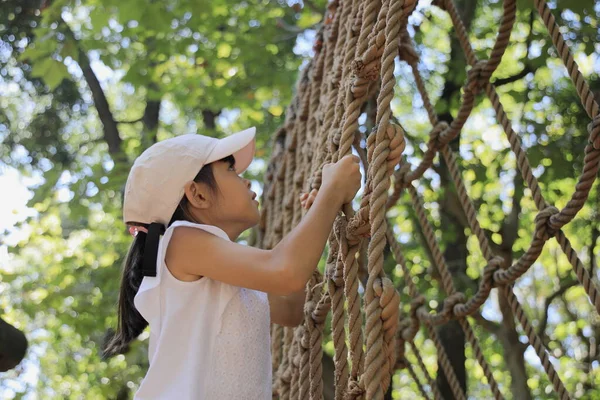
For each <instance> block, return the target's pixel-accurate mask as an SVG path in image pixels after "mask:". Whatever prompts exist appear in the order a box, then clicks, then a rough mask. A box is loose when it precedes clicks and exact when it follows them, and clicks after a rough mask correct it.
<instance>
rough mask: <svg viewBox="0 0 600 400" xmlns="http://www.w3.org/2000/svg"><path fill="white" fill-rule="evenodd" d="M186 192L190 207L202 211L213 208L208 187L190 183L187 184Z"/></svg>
mask: <svg viewBox="0 0 600 400" xmlns="http://www.w3.org/2000/svg"><path fill="white" fill-rule="evenodd" d="M184 190H185V197H187V199H188V202H189V204H190V206H192V207H194V208H199V209H202V210H204V209H207V208H209V207H210V206H211V196H210V193H209V192H210V190H209V188H207V187H206V185H204V184H202V183H198V182H194V181H190V182H188V183H186V184H185V187H184Z"/></svg>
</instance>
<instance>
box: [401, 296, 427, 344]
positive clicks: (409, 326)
mask: <svg viewBox="0 0 600 400" xmlns="http://www.w3.org/2000/svg"><path fill="white" fill-rule="evenodd" d="M424 304H425V297H423V295H418V296H417V297H415V298H414V299H413V301H411V302H410V316H409V317H407V318H404V319H403V320H402V324H401V326H402V327H403V329H402V331H401V334H400V337H401V338H402V339H404V340H406V341H407V342H409V341H411V340H413V339H414V338H415V336H417V332H419V317H418V316H417V312H418V311H419V309H420V308H421V307H423V305H424Z"/></svg>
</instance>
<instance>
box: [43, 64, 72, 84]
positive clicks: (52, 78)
mask: <svg viewBox="0 0 600 400" xmlns="http://www.w3.org/2000/svg"><path fill="white" fill-rule="evenodd" d="M52 61H53V62H52V65H51V67H50V68H49V69H48V71H46V75H45V76H44V82H46V85H48V87H49V88H50V90H54V89H56V87H57V86H58V85H60V83H61V82H62V81H63V79H65V78H69V77H70V74H69V71H68V70H67V67H66V66H65V64H63V63H62V62H60V61H56V60H52Z"/></svg>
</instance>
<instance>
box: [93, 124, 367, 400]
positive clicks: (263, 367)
mask: <svg viewBox="0 0 600 400" xmlns="http://www.w3.org/2000/svg"><path fill="white" fill-rule="evenodd" d="M254 136H255V129H254V128H251V129H247V130H245V131H242V132H238V133H236V134H234V135H231V136H229V137H227V138H224V139H220V140H219V139H215V138H211V137H207V136H203V135H195V134H192V135H183V136H178V137H175V138H172V139H168V140H164V141H162V142H159V143H156V144H154V145H153V146H151V147H150V148H148V149H147V150H146V151H144V153H142V155H141V156H140V157H139V158H138V159H137V160H136V161H135V163H134V165H133V167H132V169H131V171H130V173H129V177H128V179H127V184H126V187H125V199H124V204H123V217H124V220H125V223H126V224H127V225H129V226H130V232H131V233H132V234H133V235H134V236H135V238H134V241H133V244H132V245H131V248H130V250H129V254H128V255H127V258H126V261H125V266H124V270H123V278H122V282H121V292H120V296H119V319H118V321H119V322H118V329H117V332H116V334H115V336H114V337H113V338H112V340H111V341H110V343H109V344H108V345H107V348H106V351H105V352H106V354H107V355H111V354H118V353H123V352H125V351H127V348H128V345H129V343H130V342H131V341H132V340H134V339H135V338H136V337H137V336H139V335H140V334H141V333H142V331H143V330H144V329H145V327H146V326H148V325H150V343H149V351H148V355H149V361H150V367H149V369H148V372H147V374H146V376H145V378H144V379H143V381H142V383H141V386H140V388H139V390H138V392H137V393H136V395H135V398H136V399H177V400H185V399H217V400H227V399H271V397H272V395H271V354H270V323H271V322H272V323H276V324H281V325H286V326H294V325H298V324H299V323H301V321H302V318H303V306H304V287H305V284H306V282H307V281H308V279H309V278H310V276H311V274H312V272H313V270H314V269H315V268H316V266H317V263H318V261H319V258H320V257H321V253H322V252H323V249H324V247H325V242H326V240H327V237H328V235H329V232H330V230H331V228H332V225H333V222H334V219H335V216H336V214H337V212H338V210H339V209H340V207H341V206H342V205H343V204H344V203H347V202H350V201H351V200H352V199H353V198H354V196H355V194H356V192H357V191H358V189H359V187H360V181H361V174H360V170H359V158H358V157H356V156H347V157H344V158H342V159H340V160H339V161H338V162H337V163H335V164H328V165H326V166H325V167H324V168H323V175H322V176H323V179H322V184H321V188H320V190H319V191H318V192H316V191H313V192H311V193H310V194H309V195H303V196H302V199H301V201H302V205H303V207H305V208H307V209H309V211H308V212H307V213H306V215H305V216H304V217H303V219H302V221H301V222H300V223H299V224H298V226H297V227H295V228H294V229H293V230H292V231H291V232H290V233H289V234H288V235H287V236H286V237H285V238H284V239H283V240H282V241H281V242H280V243H279V244H278V245H277V246H276V247H275V248H274V249H272V250H261V249H257V248H253V247H249V246H244V245H240V244H237V243H236V242H235V240H236V238H237V237H238V236H239V235H240V234H241V233H242V232H244V231H245V230H246V229H248V228H251V227H252V226H254V225H256V224H257V223H258V221H259V216H260V215H259V210H258V201H257V200H256V193H254V192H252V191H251V190H250V181H248V180H246V179H243V178H241V177H240V176H239V174H241V173H242V172H244V170H245V169H246V168H247V167H248V165H249V164H250V162H251V161H252V159H253V157H254V146H255V141H254ZM161 236H162V237H161Z"/></svg>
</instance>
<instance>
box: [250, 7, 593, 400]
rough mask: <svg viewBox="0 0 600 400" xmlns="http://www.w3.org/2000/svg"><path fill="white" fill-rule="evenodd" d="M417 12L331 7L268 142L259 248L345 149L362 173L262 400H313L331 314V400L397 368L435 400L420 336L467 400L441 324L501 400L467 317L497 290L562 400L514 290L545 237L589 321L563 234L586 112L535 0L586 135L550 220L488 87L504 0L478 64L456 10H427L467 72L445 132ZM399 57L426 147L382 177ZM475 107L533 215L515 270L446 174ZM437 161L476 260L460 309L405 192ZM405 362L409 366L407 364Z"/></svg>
mask: <svg viewBox="0 0 600 400" xmlns="http://www.w3.org/2000/svg"><path fill="white" fill-rule="evenodd" d="M416 3H417V1H416V0H397V1H390V0H382V1H379V0H334V1H332V2H330V3H329V5H328V7H327V11H326V15H325V19H324V23H323V25H322V26H321V28H320V30H319V32H318V34H317V40H316V42H315V45H314V57H313V58H312V59H311V60H310V61H309V63H308V65H307V66H306V68H304V69H303V70H302V72H301V76H300V79H299V80H298V84H297V87H296V95H295V97H294V98H293V100H292V102H291V104H290V105H289V107H288V109H287V112H286V120H285V123H284V125H283V126H282V127H281V128H280V129H279V130H278V131H277V132H275V134H274V136H273V151H272V157H271V160H270V162H269V165H268V167H267V172H266V174H265V184H264V192H263V199H262V204H263V214H262V219H261V223H260V227H259V232H258V239H257V242H258V245H259V246H260V247H262V248H266V249H270V248H273V247H274V246H275V245H276V244H277V243H278V242H279V241H280V240H281V239H282V238H283V237H284V236H285V235H286V234H287V233H288V232H289V231H290V230H291V229H292V228H293V227H294V226H295V225H297V224H298V223H299V221H300V220H301V218H302V216H303V214H304V213H305V212H306V211H305V210H303V209H302V208H301V206H300V202H299V201H298V198H299V196H300V194H301V193H307V192H310V191H311V190H314V189H319V187H320V184H321V170H322V166H323V165H324V164H325V163H329V162H335V161H337V160H338V159H339V158H341V157H343V156H345V155H347V154H350V153H352V151H353V150H354V151H355V152H356V153H357V154H359V155H360V157H361V160H362V164H363V167H364V170H365V171H366V182H365V185H364V191H363V195H362V197H361V201H360V206H359V207H358V209H357V210H355V209H354V208H353V206H352V205H351V204H347V205H345V206H344V207H343V209H342V210H340V212H339V214H338V217H337V218H336V221H335V223H334V226H333V229H332V231H331V233H330V236H329V239H328V249H329V251H328V254H327V259H326V265H325V270H324V271H325V272H324V274H321V273H320V272H319V271H315V272H314V273H313V275H312V277H311V279H310V281H309V282H308V283H307V287H306V303H305V320H304V323H303V324H302V325H301V326H299V327H297V328H287V327H286V328H284V327H281V326H276V325H273V327H272V354H273V371H274V384H273V390H274V396H276V397H278V398H280V399H321V398H323V376H322V374H323V370H322V368H323V367H322V359H323V349H322V344H321V343H322V340H323V337H324V329H325V322H326V319H327V317H328V315H329V313H331V336H332V340H333V344H334V358H333V359H334V364H335V373H334V387H335V399H358V398H367V399H383V397H384V394H385V393H386V391H387V390H388V388H389V386H390V382H391V377H392V376H393V374H394V373H395V371H397V370H399V369H405V370H406V373H407V374H408V375H409V376H410V377H412V379H414V381H415V383H416V386H417V387H418V389H419V391H420V393H421V395H422V396H423V398H427V399H429V398H435V399H440V398H442V396H441V394H440V391H439V389H438V387H437V385H436V383H435V382H434V379H433V378H432V377H431V375H430V374H429V372H428V370H427V369H426V368H425V364H424V362H423V357H422V355H421V353H420V350H419V348H418V346H417V345H416V344H415V337H416V335H417V334H418V333H419V332H423V333H425V334H426V335H427V336H428V337H429V339H430V340H431V342H432V343H433V345H434V346H435V348H436V350H437V357H438V362H439V365H440V367H441V369H442V372H443V374H444V375H445V377H446V379H447V381H448V384H449V387H450V390H451V392H452V394H453V396H454V397H455V398H457V399H466V394H465V388H464V387H462V386H461V384H460V383H459V380H458V378H457V376H456V373H455V371H454V369H453V367H452V364H451V363H450V360H449V358H448V355H447V354H446V350H445V349H444V346H443V345H442V340H441V338H440V337H439V334H438V331H437V330H436V327H439V326H441V325H443V324H446V323H448V322H449V321H452V320H456V321H457V322H458V324H459V325H460V329H461V330H462V331H463V332H464V335H465V338H466V342H467V343H468V344H469V346H470V348H471V354H472V355H473V357H474V358H475V359H476V361H477V363H478V364H479V365H480V366H481V368H482V370H483V374H484V376H485V381H486V382H487V384H488V385H489V389H490V392H491V394H492V395H493V397H494V398H496V399H502V398H503V395H502V393H501V391H500V389H499V387H498V383H497V382H496V379H495V378H494V375H493V374H492V370H491V368H490V365H489V364H488V362H487V361H486V359H485V358H484V356H483V351H482V349H481V345H480V343H479V340H478V338H477V336H476V335H475V332H474V328H473V326H472V321H470V319H469V318H467V317H469V316H473V315H474V314H475V313H478V312H479V309H480V307H481V306H482V305H483V303H484V302H486V300H487V299H488V298H489V296H490V293H492V289H494V288H496V289H497V290H498V291H500V292H501V293H502V294H503V295H504V296H505V298H506V300H507V302H508V305H509V307H510V309H511V310H512V312H513V314H514V316H515V317H516V319H517V320H518V322H519V324H520V325H521V327H522V329H523V332H524V333H525V335H526V336H527V338H528V339H529V342H530V344H531V346H532V348H533V349H534V350H535V353H536V354H537V356H538V357H539V359H540V361H541V365H542V366H543V369H544V370H545V372H546V373H547V375H548V377H549V380H550V381H551V384H552V385H553V388H554V390H555V392H556V394H557V396H558V397H559V398H561V399H569V398H571V395H570V394H569V393H568V392H567V390H566V389H565V386H564V384H563V382H562V381H561V379H560V377H559V375H558V374H557V372H556V370H555V369H554V367H553V365H552V363H551V362H550V360H549V353H548V350H547V349H546V347H545V346H544V343H543V341H542V340H541V338H540V337H539V336H538V334H537V333H536V330H534V328H533V325H532V323H531V322H530V320H529V319H528V317H527V315H526V314H525V312H524V310H523V307H522V306H521V303H520V302H519V300H518V299H517V297H516V296H515V294H514V292H513V284H514V282H515V281H516V280H517V279H518V278H519V277H521V276H522V275H523V274H524V273H525V272H527V270H528V269H529V268H530V267H531V266H532V264H533V263H534V262H535V261H536V260H537V259H538V257H539V256H540V253H541V252H542V249H543V247H544V245H545V243H546V242H547V241H548V240H549V239H550V238H555V239H556V240H557V242H558V244H559V245H560V248H561V249H562V250H563V251H564V253H565V254H566V256H567V258H568V260H569V262H570V264H571V266H572V268H573V271H574V273H575V275H576V276H577V279H578V281H579V284H580V285H581V286H582V287H583V289H584V290H585V292H586V293H587V295H588V296H589V300H590V302H591V304H592V305H593V306H594V307H595V309H596V311H597V312H599V313H600V296H598V288H597V286H596V285H595V283H594V282H593V281H592V279H591V278H590V276H589V274H588V271H587V269H586V268H585V267H584V266H583V264H582V262H581V260H580V259H579V257H578V255H577V252H576V251H575V250H573V248H572V247H571V244H570V242H569V240H568V238H567V237H566V236H565V234H564V232H563V231H562V229H561V228H562V227H563V226H564V225H565V224H567V223H569V222H570V221H571V220H572V219H573V218H574V217H575V215H576V214H577V212H578V211H579V210H580V209H581V208H582V207H583V205H584V203H585V201H586V199H587V197H588V194H589V191H590V189H591V187H592V184H593V183H594V180H595V178H596V176H597V174H598V169H599V167H600V163H599V161H600V117H599V116H598V115H599V112H598V104H597V103H596V101H595V100H594V98H593V95H592V93H591V92H590V90H589V88H588V85H587V83H586V81H585V80H584V78H583V76H582V74H581V72H580V71H579V68H578V66H577V63H576V62H575V61H574V59H573V56H572V54H571V51H570V49H569V47H568V46H567V45H566V44H565V41H564V40H563V37H562V35H561V33H560V31H559V27H558V26H557V24H556V22H555V19H554V16H553V15H552V13H551V11H550V9H549V8H548V6H547V4H546V2H545V0H534V4H535V8H536V9H537V12H538V13H539V16H540V17H541V20H542V21H543V23H544V25H545V27H546V28H547V30H548V33H549V35H550V37H551V39H552V43H553V45H554V47H555V48H556V50H557V51H558V54H559V56H560V58H561V59H562V61H563V62H564V65H565V66H566V68H567V70H568V74H569V76H570V78H571V80H572V82H573V84H574V85H575V87H576V89H577V93H578V95H579V98H580V99H581V103H582V104H583V106H584V108H585V111H586V112H587V114H588V116H589V117H590V118H591V120H592V122H591V123H590V124H589V126H588V131H589V137H588V144H587V146H586V147H585V158H584V163H583V164H584V165H583V171H582V172H581V174H580V176H579V181H578V183H577V185H576V187H575V190H574V191H573V194H572V196H571V199H570V200H569V202H568V203H567V204H566V206H565V207H564V208H562V209H561V210H559V209H558V208H556V207H554V206H552V205H551V204H549V203H548V202H547V201H546V200H545V199H544V196H543V195H542V191H541V189H540V186H539V184H538V181H537V179H536V177H535V176H534V174H533V172H532V168H531V166H530V163H529V161H528V158H527V155H526V153H525V151H524V150H523V148H522V146H521V144H520V140H519V137H518V135H517V133H516V132H515V131H514V130H513V128H512V125H511V122H510V121H509V118H508V116H507V114H506V112H505V110H504V108H503V105H502V103H501V102H500V98H499V96H498V94H497V92H496V90H495V87H494V84H493V83H492V82H491V81H490V78H491V76H492V74H493V73H494V71H495V70H496V68H497V67H498V65H499V64H500V61H501V59H502V56H503V54H504V52H505V50H506V49H507V46H508V44H509V41H510V40H509V39H510V35H511V32H512V30H513V27H514V23H515V19H516V4H515V0H504V1H503V16H502V19H501V21H500V25H499V29H498V34H497V36H496V39H495V43H494V45H493V47H492V49H491V50H490V52H489V57H488V58H487V59H478V58H477V56H476V55H475V52H474V50H473V47H472V46H471V43H470V41H469V38H468V35H467V30H466V28H465V26H464V24H463V21H462V20H461V18H460V16H459V13H458V12H457V9H456V6H455V3H454V1H453V0H435V1H434V4H433V6H435V7H439V8H440V9H442V10H444V11H445V12H447V13H448V14H449V16H450V19H451V21H452V24H453V25H454V30H455V32H456V35H457V38H458V41H459V43H460V47H461V49H462V51H463V52H464V55H465V58H466V60H467V63H468V66H469V69H468V73H467V78H466V82H465V83H464V85H463V87H462V97H461V103H460V107H459V110H458V112H457V114H456V117H455V118H453V119H452V120H451V121H444V120H441V119H440V117H439V116H438V115H437V114H436V112H435V108H434V106H433V104H432V102H431V100H430V97H429V95H428V93H427V91H426V89H425V84H424V82H423V78H422V76H421V74H420V71H419V55H418V54H417V52H416V51H415V48H414V46H413V43H412V39H411V38H410V36H409V34H408V30H407V20H408V17H409V15H410V14H411V13H412V12H413V11H414V9H415V7H416ZM397 59H398V60H399V62H401V63H406V64H407V65H408V66H410V69H411V70H412V73H413V75H414V81H415V83H416V86H417V88H418V91H419V93H420V95H421V99H422V101H423V105H424V108H425V110H426V111H427V115H428V118H429V122H430V124H431V127H432V128H431V131H430V134H429V141H428V143H427V149H426V151H425V152H424V154H423V157H422V160H421V161H420V163H419V164H418V165H416V166H415V165H413V164H410V163H408V162H407V161H406V160H405V159H404V160H403V161H401V162H400V165H390V160H391V159H393V157H392V156H391V155H392V154H393V153H394V152H398V151H402V150H403V149H404V147H405V140H404V137H405V131H404V128H403V127H402V126H401V125H400V123H399V122H398V121H397V120H396V119H395V117H394V116H393V115H392V112H391V107H390V103H391V101H392V99H393V97H394V88H395V86H396V78H395V76H394V68H395V65H396V60H397ZM478 95H487V97H488V98H489V100H490V102H491V105H492V107H493V109H494V111H495V116H496V120H497V122H498V124H499V125H500V126H502V128H503V130H504V132H505V134H506V137H507V139H508V142H509V143H510V149H511V150H512V151H513V153H514V155H515V157H516V164H517V167H518V170H519V171H520V173H521V175H522V178H523V181H524V183H525V184H526V186H527V187H528V188H529V189H530V190H531V194H532V197H533V201H534V202H535V205H536V207H537V209H538V213H537V216H536V218H535V229H534V233H533V235H532V237H531V241H530V245H529V248H528V249H527V250H526V251H525V252H524V253H523V255H522V256H521V257H520V258H519V259H518V260H516V261H512V257H511V259H509V260H507V259H506V257H505V256H503V255H502V254H495V253H494V252H493V251H492V246H490V243H489V239H488V237H487V236H486V234H485V232H484V230H483V229H482V228H481V226H480V224H479V222H478V219H477V211H476V208H475V206H474V204H473V202H472V201H471V199H470V198H469V196H468V194H467V190H466V187H465V182H464V180H463V177H462V175H461V172H460V169H459V166H458V162H457V157H459V154H458V153H455V151H453V150H452V149H451V148H450V146H449V143H450V142H451V141H452V140H454V139H455V138H457V137H458V135H459V134H460V132H461V129H462V127H463V126H464V125H465V123H466V121H467V119H468V118H469V116H470V114H471V112H472V110H473V108H474V106H475V103H476V101H475V100H476V96H478ZM365 112H366V113H368V114H370V116H371V118H370V121H373V122H374V123H373V124H372V125H373V126H371V127H369V128H370V129H369V131H368V132H367V134H366V135H365V134H364V133H361V130H360V129H359V117H360V116H361V114H363V113H365ZM365 136H366V137H365ZM436 155H439V157H440V158H441V159H442V160H443V161H444V162H445V164H446V165H447V167H448V170H449V172H450V176H451V179H452V183H453V185H454V188H455V189H456V192H457V195H458V198H459V199H460V204H461V207H462V210H463V212H464V215H465V216H466V219H467V223H468V227H469V228H470V234H471V235H473V236H474V238H475V239H476V241H477V243H478V245H479V248H480V250H481V253H482V254H483V257H484V258H485V260H487V265H486V266H485V267H484V268H483V269H482V271H481V274H480V279H479V282H478V289H477V291H476V293H475V294H473V295H471V296H469V297H467V296H466V295H465V294H464V293H461V292H459V291H458V290H457V289H456V288H455V284H454V282H453V278H452V274H451V272H450V268H449V266H448V263H447V261H446V260H445V258H444V255H443V252H442V250H441V248H440V245H439V244H438V241H437V240H436V236H435V232H434V227H433V225H432V223H431V222H430V218H429V217H428V213H427V211H426V209H425V207H424V201H423V198H422V196H421V195H420V194H419V191H418V190H417V188H416V187H415V183H417V182H418V181H419V179H421V177H422V176H423V174H424V173H425V172H426V171H427V170H428V169H429V168H431V167H432V165H433V161H434V158H435V157H436ZM403 194H405V195H406V196H407V197H409V198H410V201H411V205H412V207H413V209H414V211H415V213H416V215H417V217H418V221H419V225H420V229H421V230H422V232H423V237H424V244H425V245H426V246H427V248H428V251H429V252H430V254H431V255H432V258H433V259H434V261H435V267H436V269H437V273H438V274H439V276H440V281H441V286H442V289H443V291H444V292H445V294H446V298H445V299H444V301H443V304H442V306H441V307H440V308H439V309H438V310H437V311H436V310H432V309H430V307H429V305H428V303H427V302H426V300H425V297H424V296H422V295H421V294H420V293H419V289H418V287H417V286H416V285H415V283H414V282H413V280H412V279H411V276H412V274H413V272H412V271H411V269H410V268H409V267H408V265H407V262H406V260H405V258H404V255H403V249H402V245H401V244H400V243H399V242H398V240H397V238H396V235H395V234H394V232H393V230H392V227H391V226H390V225H388V222H387V220H386V211H387V210H388V209H390V208H391V207H393V206H394V205H395V204H396V203H397V201H398V200H399V199H400V198H401V196H403ZM386 249H389V250H390V251H391V254H393V257H394V259H395V262H396V263H397V264H398V265H399V267H400V268H401V269H402V272H403V274H404V277H405V279H404V280H403V282H404V284H405V285H406V287H403V288H396V287H394V284H393V282H392V280H391V279H390V278H388V277H387V276H386V273H385V271H384V269H383V263H384V250H386ZM359 287H362V289H359ZM398 290H407V291H408V293H409V294H410V298H411V299H412V301H411V303H410V312H408V313H406V315H404V314H405V313H402V315H401V313H400V308H401V307H400V296H399V293H398ZM409 352H410V353H411V357H410V358H411V359H412V360H414V361H413V362H409V361H408V358H407V357H408V353H409ZM417 372H418V373H417Z"/></svg>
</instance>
